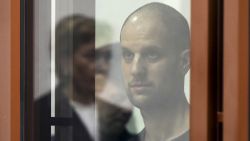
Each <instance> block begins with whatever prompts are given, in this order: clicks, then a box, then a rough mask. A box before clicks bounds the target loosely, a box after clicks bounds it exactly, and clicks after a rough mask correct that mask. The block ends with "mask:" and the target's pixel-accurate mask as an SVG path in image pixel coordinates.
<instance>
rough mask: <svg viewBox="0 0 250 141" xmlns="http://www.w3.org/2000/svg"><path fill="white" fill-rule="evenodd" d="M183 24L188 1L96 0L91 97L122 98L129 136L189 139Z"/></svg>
mask: <svg viewBox="0 0 250 141" xmlns="http://www.w3.org/2000/svg"><path fill="white" fill-rule="evenodd" d="M189 25H190V1H183V0H148V1H145V0H136V1H132V0H123V1H117V0H109V1H108V2H107V1H104V0H96V40H95V41H96V58H97V60H96V65H97V66H96V71H97V73H98V67H100V68H101V67H103V68H104V66H101V65H100V64H99V61H98V59H99V58H103V59H102V60H104V59H105V57H107V58H109V54H110V53H107V50H111V51H112V53H111V54H112V58H111V60H110V63H109V64H106V66H109V68H110V69H109V71H108V72H109V73H108V74H107V73H104V74H103V75H101V73H100V75H98V74H97V73H96V82H95V83H96V87H97V88H98V91H96V93H97V98H102V99H104V100H106V101H109V102H111V103H114V105H120V107H123V105H121V104H122V103H123V102H124V103H125V101H126V103H127V100H126V98H122V97H128V99H129V102H130V103H131V104H132V111H131V114H132V116H131V117H130V119H129V121H128V123H126V130H127V131H128V133H129V138H130V140H151V141H152V140H153V141H160V140H162V141H163V140H164V141H165V140H178V141H179V140H185V141H187V140H189V102H190V96H189V82H190V79H189V78H190V73H189V46H190V27H189ZM99 52H101V53H103V52H106V53H103V54H100V53H99ZM104 54H106V55H104ZM102 55H103V57H102ZM100 56H101V57H100ZM100 61H101V60H100ZM103 62H104V61H103ZM103 64H104V63H103ZM106 71H107V70H106ZM106 71H105V72H106ZM107 76H108V77H107ZM105 79H106V81H105ZM104 81H105V84H103V83H104ZM99 85H100V86H99ZM112 86H113V87H112ZM114 86H115V88H119V89H118V90H117V89H114ZM114 92H116V95H114V94H112V93H114ZM116 97H121V98H122V99H120V98H116Z"/></svg>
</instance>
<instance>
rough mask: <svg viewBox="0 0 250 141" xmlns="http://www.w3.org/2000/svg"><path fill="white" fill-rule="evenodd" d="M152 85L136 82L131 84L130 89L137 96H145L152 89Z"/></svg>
mask: <svg viewBox="0 0 250 141" xmlns="http://www.w3.org/2000/svg"><path fill="white" fill-rule="evenodd" d="M152 86H153V85H152V83H150V82H143V81H136V82H132V83H130V84H129V88H130V89H131V90H132V91H134V92H136V93H137V94H143V93H145V92H146V91H147V90H148V89H150V88H151V87H152Z"/></svg>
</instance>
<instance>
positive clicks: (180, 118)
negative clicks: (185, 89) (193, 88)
mask: <svg viewBox="0 0 250 141" xmlns="http://www.w3.org/2000/svg"><path fill="white" fill-rule="evenodd" d="M183 97H184V94H183ZM176 103H178V104H179V102H178V101H176ZM168 106H169V105H168ZM141 113H142V116H143V119H144V123H145V127H146V128H145V129H146V134H145V140H146V141H155V140H157V141H168V140H169V141H170V140H171V139H173V138H176V137H178V136H180V135H181V134H183V133H185V132H186V131H187V130H188V129H189V104H188V103H187V102H186V101H183V103H180V104H179V105H173V106H171V107H170V108H169V107H159V108H157V109H155V110H150V111H147V109H141Z"/></svg>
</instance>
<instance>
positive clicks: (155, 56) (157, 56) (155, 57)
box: [145, 52, 161, 62]
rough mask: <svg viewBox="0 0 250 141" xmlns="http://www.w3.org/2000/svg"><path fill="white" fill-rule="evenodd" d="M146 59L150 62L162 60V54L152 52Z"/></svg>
mask: <svg viewBox="0 0 250 141" xmlns="http://www.w3.org/2000/svg"><path fill="white" fill-rule="evenodd" d="M145 57H146V59H147V60H148V61H149V62H154V61H157V60H158V59H160V57H161V55H160V53H157V52H150V53H147V54H146V55H145Z"/></svg>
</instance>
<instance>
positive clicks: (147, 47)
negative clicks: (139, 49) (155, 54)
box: [143, 46, 163, 51]
mask: <svg viewBox="0 0 250 141" xmlns="http://www.w3.org/2000/svg"><path fill="white" fill-rule="evenodd" d="M143 50H144V51H153V50H160V51H163V47H159V46H146V47H145V48H143Z"/></svg>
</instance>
